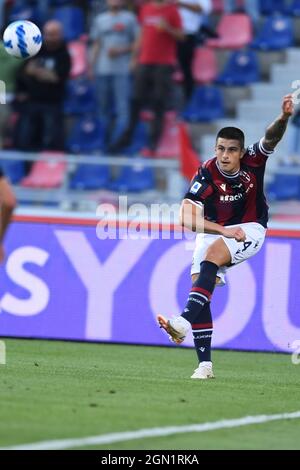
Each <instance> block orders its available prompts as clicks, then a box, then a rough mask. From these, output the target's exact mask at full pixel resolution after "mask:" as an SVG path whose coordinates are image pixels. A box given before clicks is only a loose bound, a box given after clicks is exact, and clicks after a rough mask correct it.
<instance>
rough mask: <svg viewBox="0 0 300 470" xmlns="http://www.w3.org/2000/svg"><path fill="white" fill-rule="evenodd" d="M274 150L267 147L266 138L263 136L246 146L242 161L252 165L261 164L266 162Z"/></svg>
mask: <svg viewBox="0 0 300 470" xmlns="http://www.w3.org/2000/svg"><path fill="white" fill-rule="evenodd" d="M273 152H274V151H273V150H268V149H266V148H265V146H264V140H263V138H261V139H260V140H259V141H258V142H255V143H254V144H251V145H249V146H248V147H247V148H246V151H245V153H244V156H243V158H242V162H243V163H246V164H248V165H250V166H260V165H262V164H264V163H265V162H266V160H267V158H268V157H269V156H270V155H271V154H272V153H273Z"/></svg>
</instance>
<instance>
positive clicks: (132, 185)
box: [110, 159, 155, 192]
mask: <svg viewBox="0 0 300 470" xmlns="http://www.w3.org/2000/svg"><path fill="white" fill-rule="evenodd" d="M154 187H155V178H154V171H153V168H149V167H145V166H144V165H143V162H142V161H140V159H139V160H137V161H136V163H134V165H133V166H125V167H123V168H122V170H121V172H120V175H119V176H118V178H117V179H116V180H115V181H113V182H112V183H111V184H110V189H111V190H113V191H117V192H141V191H146V190H150V189H154Z"/></svg>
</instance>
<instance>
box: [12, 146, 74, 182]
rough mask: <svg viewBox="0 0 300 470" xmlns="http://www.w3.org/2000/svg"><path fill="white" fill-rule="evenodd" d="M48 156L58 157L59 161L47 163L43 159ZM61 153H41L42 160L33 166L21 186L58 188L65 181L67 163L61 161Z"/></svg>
mask: <svg viewBox="0 0 300 470" xmlns="http://www.w3.org/2000/svg"><path fill="white" fill-rule="evenodd" d="M46 155H51V156H53V155H56V156H57V157H58V158H59V161H57V162H56V161H54V160H52V161H46V160H43V157H45V156H46ZM62 155H63V153H61V152H51V151H46V152H41V157H42V159H41V160H40V161H38V162H35V163H34V164H33V165H32V168H31V170H30V173H29V175H28V176H26V177H25V178H23V179H22V181H21V182H20V185H21V186H23V187H26V188H48V189H51V188H58V187H60V186H61V185H62V184H63V182H64V179H65V174H66V168H67V164H66V162H64V161H62V160H61V157H62Z"/></svg>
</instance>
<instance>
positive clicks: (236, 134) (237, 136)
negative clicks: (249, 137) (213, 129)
mask: <svg viewBox="0 0 300 470" xmlns="http://www.w3.org/2000/svg"><path fill="white" fill-rule="evenodd" d="M219 138H221V139H228V140H238V142H239V143H240V144H241V148H242V149H243V148H244V145H245V135H244V132H243V131H241V129H239V128H238V127H223V129H221V130H220V131H219V132H218V134H217V138H216V140H218V139H219Z"/></svg>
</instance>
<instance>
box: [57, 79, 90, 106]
mask: <svg viewBox="0 0 300 470" xmlns="http://www.w3.org/2000/svg"><path fill="white" fill-rule="evenodd" d="M96 108H97V106H96V96H95V89H94V87H93V85H92V83H91V82H90V81H89V80H87V79H85V78H80V79H75V80H69V82H68V84H67V87H66V99H65V102H64V113H65V114H86V113H94V112H95V111H96Z"/></svg>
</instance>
